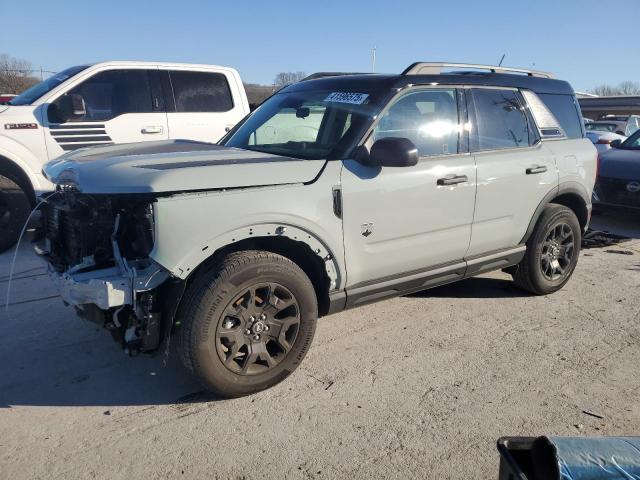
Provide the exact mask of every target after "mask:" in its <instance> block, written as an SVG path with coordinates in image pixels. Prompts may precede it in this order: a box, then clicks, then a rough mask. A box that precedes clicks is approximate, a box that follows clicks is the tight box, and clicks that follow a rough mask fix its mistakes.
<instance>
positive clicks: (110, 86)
mask: <svg viewBox="0 0 640 480" xmlns="http://www.w3.org/2000/svg"><path fill="white" fill-rule="evenodd" d="M68 94H69V95H71V94H76V95H79V96H81V97H82V99H83V100H84V103H85V109H86V114H85V115H84V116H83V117H79V118H74V119H73V120H72V121H74V122H91V121H105V120H110V119H112V118H115V117H117V116H119V115H124V114H126V113H147V112H153V103H152V98H151V88H150V87H149V74H148V72H147V70H107V71H104V72H99V73H96V74H95V75H94V76H93V77H91V78H89V79H87V80H85V81H84V82H82V83H81V84H80V85H78V86H76V87H74V88H73V89H72V90H70V91H69V92H68ZM60 101H61V99H58V100H56V101H55V102H54V104H53V105H54V106H55V105H56V104H57V103H58V102H60ZM51 111H52V112H53V114H54V115H55V111H56V109H55V108H53V109H52V110H51ZM52 120H55V119H52Z"/></svg>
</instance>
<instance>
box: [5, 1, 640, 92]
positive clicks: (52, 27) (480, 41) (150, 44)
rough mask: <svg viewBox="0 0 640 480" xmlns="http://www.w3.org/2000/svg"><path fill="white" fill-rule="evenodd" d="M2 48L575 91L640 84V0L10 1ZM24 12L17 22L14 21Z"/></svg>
mask: <svg viewBox="0 0 640 480" xmlns="http://www.w3.org/2000/svg"><path fill="white" fill-rule="evenodd" d="M0 4H2V8H1V11H2V18H3V20H2V26H1V27H0V53H7V54H9V55H12V56H14V57H19V58H24V59H27V60H30V61H31V62H32V63H33V64H34V66H40V65H42V66H43V68H44V69H45V70H54V71H56V70H61V69H63V68H65V67H67V66H70V65H74V64H79V63H86V62H95V61H100V60H110V59H113V60H165V61H180V62H198V63H213V64H220V65H228V66H233V67H235V68H237V69H238V70H239V71H240V74H241V75H242V77H243V79H244V80H245V81H247V82H257V83H271V82H272V81H273V78H274V77H275V75H276V74H277V73H278V72H281V71H304V72H307V73H312V72H315V71H324V70H339V71H370V70H371V49H372V48H373V47H374V46H375V47H376V48H377V62H376V71H378V72H400V71H402V70H403V69H404V68H405V67H406V66H407V65H409V64H410V63H412V62H413V61H417V60H424V61H442V60H447V61H461V62H469V63H491V64H495V63H497V62H498V61H499V60H500V57H501V56H502V54H503V53H506V58H505V61H504V65H509V66H517V67H525V68H527V67H529V68H536V69H540V70H548V71H551V72H554V73H555V74H556V75H557V76H559V77H560V78H563V79H566V80H569V81H570V82H571V83H572V85H573V86H574V88H575V89H577V90H586V89H589V88H592V87H594V86H596V85H598V84H601V83H609V84H617V83H619V82H621V81H623V80H635V81H640V35H639V31H640V27H639V23H638V22H639V20H640V0H615V2H614V1H611V2H609V1H603V0H583V1H577V0H576V1H571V0H553V1H550V0H536V1H531V0H530V1H519V0H510V1H506V0H504V1H503V0H499V1H489V0H485V1H482V0H475V1H464V0H458V1H455V2H454V1H449V2H444V1H438V2H429V1H427V0H422V1H402V0H396V1H377V0H367V1H351V2H349V1H346V0H343V1H339V2H338V1H333V0H324V1H306V2H305V1H303V0H298V1H276V0H272V1H270V2H267V1H256V2H249V1H242V0H235V1H234V0H226V1H209V2H204V1H202V2H195V1H189V0H183V1H180V2H176V1H174V2H168V1H163V0H156V1H153V2H152V1H135V0H129V1H120V0H111V1H108V2H90V1H86V0H85V1H75V0H70V1H65V0H59V1H51V0H48V1H46V2H41V1H38V0H35V1H29V2H16V1H9V0H0ZM12 19H15V20H12Z"/></svg>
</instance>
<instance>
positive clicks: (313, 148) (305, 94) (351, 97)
mask: <svg viewBox="0 0 640 480" xmlns="http://www.w3.org/2000/svg"><path fill="white" fill-rule="evenodd" d="M386 93H387V91H377V90H366V89H361V90H358V91H357V92H355V91H344V90H341V91H330V90H315V91H304V90H302V91H292V92H286V91H285V92H283V93H278V94H276V95H274V96H272V97H271V98H270V99H268V100H267V101H266V102H265V103H264V104H262V105H261V106H260V107H259V108H258V109H257V110H256V111H255V112H253V113H252V114H251V115H250V116H249V117H247V119H246V120H245V122H244V123H242V124H241V125H240V126H239V127H238V128H237V129H236V130H235V131H233V132H231V134H230V135H229V137H227V138H226V139H224V140H223V142H222V144H223V145H226V146H227V147H237V148H243V149H246V150H254V151H257V152H264V153H273V154H276V155H284V156H288V157H294V158H303V159H341V158H347V156H348V155H349V153H350V151H351V150H352V149H353V148H354V147H355V146H356V143H357V141H358V140H359V139H360V138H361V137H362V135H364V133H365V131H366V129H367V127H368V126H369V125H370V124H371V121H372V120H373V117H374V116H375V115H376V113H377V112H378V111H379V110H380V108H381V100H382V98H383V97H384V96H385V95H386Z"/></svg>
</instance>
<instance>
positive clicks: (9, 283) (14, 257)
mask: <svg viewBox="0 0 640 480" xmlns="http://www.w3.org/2000/svg"><path fill="white" fill-rule="evenodd" d="M57 193H60V191H59V190H56V191H55V192H51V193H50V194H49V195H48V196H46V197H43V198H42V200H40V201H39V202H38V204H37V205H36V206H35V208H34V209H33V210H31V213H30V214H29V216H28V217H27V221H26V222H24V226H23V227H22V231H21V232H20V236H19V237H18V243H17V244H16V249H15V250H14V252H13V260H11V269H10V270H9V282H8V284H7V300H6V302H5V304H4V310H5V312H6V311H8V310H9V298H10V296H11V280H12V277H13V269H14V267H15V265H16V258H17V257H18V250H19V249H20V242H21V241H22V237H23V235H24V232H26V231H27V226H28V225H29V222H30V221H31V217H32V216H33V214H34V213H35V212H36V211H37V210H38V209H39V208H40V206H41V205H42V204H43V203H46V202H47V200H49V199H50V198H51V197H53V196H54V195H56V194H57Z"/></svg>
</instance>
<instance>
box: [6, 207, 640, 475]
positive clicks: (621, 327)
mask: <svg viewBox="0 0 640 480" xmlns="http://www.w3.org/2000/svg"><path fill="white" fill-rule="evenodd" d="M603 225H604V226H606V228H609V229H611V230H612V231H617V232H619V233H623V234H627V235H630V236H632V237H633V238H634V239H633V240H631V241H629V242H626V243H624V244H621V245H618V246H614V247H605V248H594V249H589V250H584V251H583V253H582V255H581V258H580V263H579V264H578V268H577V270H576V273H575V275H574V277H573V279H572V280H571V281H570V282H569V284H568V285H567V286H566V287H565V289H564V290H562V291H560V292H558V293H556V294H554V295H551V296H548V297H531V296H528V295H526V294H523V293H521V292H520V291H518V290H516V289H515V288H513V287H512V285H511V283H510V282H509V281H508V278H509V277H508V276H506V275H504V274H502V273H494V274H491V275H487V276H483V277H479V278H475V279H470V280H467V281H465V282H462V283H459V284H455V285H451V286H446V287H442V288H438V289H435V290H431V291H428V292H425V293H422V294H418V295H413V296H410V297H404V298H397V299H394V300H390V301H386V302H383V303H380V304H376V305H370V306H367V307H363V308H360V309H357V310H353V311H350V312H346V313H343V314H339V315H334V316H331V317H328V318H325V319H323V320H321V321H320V323H319V327H318V332H317V335H316V339H315V343H314V345H313V347H312V349H311V352H310V353H309V355H308V356H307V358H306V360H305V361H304V363H303V365H302V367H301V368H300V369H298V371H297V372H296V373H294V375H292V376H291V377H290V378H289V379H288V380H287V381H285V382H284V383H282V384H280V385H279V386H277V387H275V388H273V389H271V390H269V391H266V392H263V393H260V394H258V395H254V396H252V397H248V398H243V399H239V400H216V399H215V398H211V397H209V396H208V395H206V394H204V393H203V392H202V391H201V388H200V387H199V386H198V384H197V383H195V382H194V381H193V380H192V379H191V378H189V376H188V375H187V374H186V373H185V371H183V370H182V367H181V366H180V364H179V361H178V357H177V356H176V355H175V352H170V354H169V357H168V365H167V366H166V367H164V366H163V358H162V356H157V357H148V356H142V357H138V358H133V359H132V358H128V357H126V356H125V355H124V354H123V353H122V351H121V350H120V349H119V347H118V346H117V345H116V344H115V343H112V342H111V340H110V337H109V335H108V334H107V333H106V332H104V331H99V330H98V329H96V328H95V327H94V326H92V325H90V324H88V323H84V322H82V321H80V320H78V319H77V318H75V316H74V314H73V312H72V310H71V309H68V308H65V307H64V306H63V305H62V302H61V301H60V299H59V298H57V297H56V296H55V295H56V292H55V291H54V290H52V288H51V286H50V285H49V283H48V282H47V277H46V276H44V275H43V274H42V272H43V267H42V263H41V262H40V260H39V259H37V258H36V257H35V255H33V254H32V253H30V250H29V247H28V245H25V246H24V247H23V248H22V250H21V251H20V255H19V260H18V263H17V266H16V272H17V277H18V278H19V280H16V281H15V282H14V284H13V287H12V290H13V294H12V297H11V302H12V305H11V306H10V307H9V311H8V312H5V311H4V310H2V311H1V313H0V319H1V321H0V472H1V474H0V476H1V477H2V478H11V479H22V478H29V479H32V478H43V479H54V478H60V479H74V478H109V479H125V478H126V479H129V478H209V479H211V478H260V477H266V478H282V477H284V478H352V477H356V478H408V477H415V478H496V476H497V471H498V469H497V465H498V454H497V451H496V449H495V441H496V439H497V438H498V437H500V436H502V435H539V434H554V435H631V434H638V433H640V402H638V395H639V394H640V376H638V371H640V355H639V354H640V350H639V348H640V302H639V301H638V300H639V299H640V293H639V292H640V218H639V217H631V216H619V215H617V216H607V217H604V218H600V217H599V218H596V219H595V226H596V227H603ZM607 250H613V251H614V252H613V253H612V252H607ZM621 250H622V251H627V252H631V253H633V254H632V255H626V254H622V253H620V251H621ZM615 251H617V253H615ZM9 262H10V255H9V254H7V253H5V254H3V255H0V295H1V297H0V298H2V299H4V297H5V289H6V286H7V281H6V275H7V274H8V270H9ZM584 410H588V411H591V412H595V413H597V414H599V415H601V416H603V417H604V418H603V419H598V418H595V417H593V416H589V415H586V414H585V413H583V411H584Z"/></svg>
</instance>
